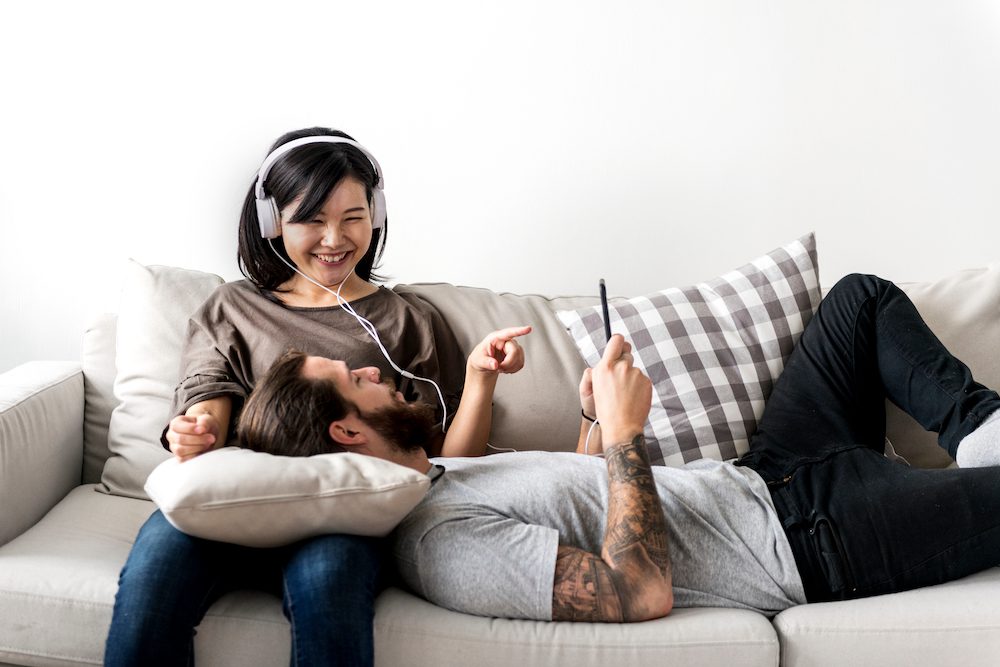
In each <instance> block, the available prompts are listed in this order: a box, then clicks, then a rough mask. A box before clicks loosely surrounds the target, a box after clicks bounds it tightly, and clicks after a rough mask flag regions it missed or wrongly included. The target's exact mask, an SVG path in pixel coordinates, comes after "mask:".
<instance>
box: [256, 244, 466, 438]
mask: <svg viewBox="0 0 1000 667" xmlns="http://www.w3.org/2000/svg"><path fill="white" fill-rule="evenodd" d="M267 242H268V244H269V245H270V246H271V251H272V252H274V254H275V256H277V258H278V259H280V260H281V261H282V262H283V263H284V264H285V265H286V266H287V267H288V268H290V269H291V270H292V271H294V272H295V273H297V274H299V275H300V276H302V277H303V278H305V279H306V280H308V281H309V282H311V283H312V284H313V285H315V286H316V287H319V288H320V289H323V290H326V291H327V292H329V293H330V294H332V295H334V296H335V297H337V303H338V304H339V305H340V307H341V309H343V310H344V311H345V312H347V313H348V314H350V315H351V316H352V317H354V319H356V320H357V321H358V324H360V325H361V328H362V329H364V330H365V332H366V333H367V334H368V335H369V336H371V338H372V340H374V341H375V344H376V345H378V349H379V350H380V351H381V352H382V356H383V357H385V359H386V361H388V362H389V365H390V366H392V367H393V369H395V370H396V372H397V373H399V374H400V375H402V376H403V377H405V378H409V379H411V380H420V381H421V382H430V383H431V384H432V385H434V389H435V390H436V391H437V395H438V400H439V401H441V414H442V417H441V432H442V433H445V432H446V428H447V426H446V425H447V422H448V406H447V405H445V402H444V394H442V393H441V387H439V386H438V384H437V382H435V381H434V380H431V379H430V378H424V377H420V376H418V375H414V374H413V373H411V372H409V371H405V370H403V369H402V368H400V367H399V366H397V365H396V362H395V361H393V360H392V357H390V356H389V352H388V351H387V350H386V349H385V345H383V344H382V340H381V339H380V338H379V335H378V331H377V330H376V329H375V325H373V324H372V323H371V322H369V321H368V320H366V319H365V318H364V317H361V316H360V315H358V314H357V312H356V311H355V310H354V308H353V307H351V304H350V303H348V302H347V300H345V299H344V298H343V297H342V296H340V290H342V289H344V283H346V282H347V278H350V277H351V273H354V267H352V268H351V272H350V273H348V274H347V278H344V279H343V280H342V281H340V284H339V285H338V286H337V291H336V292H334V291H333V290H332V289H330V288H329V287H327V286H326V285H323V284H322V283H320V282H319V281H317V280H313V279H312V278H310V277H309V276H307V275H306V274H305V273H303V272H302V271H300V270H299V269H298V267H296V266H295V265H294V264H292V263H291V262H289V261H288V260H287V259H285V258H284V257H282V256H281V253H280V252H278V249H277V248H275V247H274V241H273V240H272V239H268V240H267Z"/></svg>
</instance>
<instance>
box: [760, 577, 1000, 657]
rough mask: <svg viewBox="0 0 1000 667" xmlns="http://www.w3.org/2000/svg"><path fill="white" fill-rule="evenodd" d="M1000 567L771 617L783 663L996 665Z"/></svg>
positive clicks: (999, 647) (999, 631)
mask: <svg viewBox="0 0 1000 667" xmlns="http://www.w3.org/2000/svg"><path fill="white" fill-rule="evenodd" d="M997 600H1000V568H991V569H989V570H986V571H985V572H979V573H978V574H974V575H972V576H970V577H966V578H964V579H959V580H958V581H952V582H949V583H947V584H942V585H939V586H931V587H929V588H921V589H919V590H915V591H907V592H905V593H896V594H894V595H882V596H878V597H872V598H865V599H863V600H851V601H847V602H828V603H823V604H809V605H803V606H801V607H792V608H791V609H787V610H785V611H783V612H781V613H780V614H778V616H776V617H775V619H774V625H775V628H776V629H777V632H778V636H779V637H780V639H781V645H782V663H781V664H782V665H783V666H784V667H804V666H805V665H809V667H819V666H822V665H830V666H831V667H832V666H834V665H838V666H839V665H881V666H883V667H892V666H893V665H900V666H902V665H952V664H962V665H965V666H971V665H984V666H985V665H996V664H998V663H1000V605H997Z"/></svg>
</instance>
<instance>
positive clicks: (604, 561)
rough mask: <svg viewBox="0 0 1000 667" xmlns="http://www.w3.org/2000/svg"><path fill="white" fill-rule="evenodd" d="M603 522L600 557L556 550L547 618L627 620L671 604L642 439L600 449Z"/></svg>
mask: <svg viewBox="0 0 1000 667" xmlns="http://www.w3.org/2000/svg"><path fill="white" fill-rule="evenodd" d="M605 457H606V459H607V464H608V522H607V528H606V530H605V534H604V545H603V548H602V551H601V556H600V557H598V556H597V555H596V554H591V553H587V552H585V551H583V550H580V549H575V548H572V547H560V548H559V553H558V556H557V558H556V575H555V585H554V587H553V601H552V618H553V620H564V621H632V620H644V619H649V618H657V617H659V616H664V615H666V614H667V613H669V611H670V608H671V607H672V605H673V592H672V590H673V589H672V584H671V569H670V553H669V543H668V539H667V537H668V536H667V529H666V521H665V520H664V517H663V508H662V507H661V506H660V499H659V494H657V492H656V484H655V482H654V480H653V474H652V472H651V470H650V468H649V459H648V458H647V456H646V447H645V443H644V441H643V438H642V436H641V435H638V436H636V437H635V438H634V439H633V440H632V441H631V442H628V443H624V444H620V445H614V446H612V447H608V448H606V449H605Z"/></svg>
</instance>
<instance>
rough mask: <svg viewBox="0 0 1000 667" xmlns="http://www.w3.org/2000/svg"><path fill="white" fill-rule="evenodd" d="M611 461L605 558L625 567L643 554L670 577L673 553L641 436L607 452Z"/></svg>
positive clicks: (665, 575) (607, 456) (608, 459)
mask: <svg viewBox="0 0 1000 667" xmlns="http://www.w3.org/2000/svg"><path fill="white" fill-rule="evenodd" d="M605 457H606V458H607V462H608V528H607V532H606V534H605V536H604V551H603V553H602V556H604V558H605V560H608V561H609V562H611V563H615V564H617V565H619V566H625V565H626V564H627V561H628V560H629V559H634V558H636V557H639V558H641V554H640V553H639V552H642V555H646V556H648V558H649V560H650V561H652V563H653V564H654V565H655V566H656V567H657V569H659V571H660V574H661V575H662V576H663V577H665V578H667V579H669V578H670V552H669V549H668V546H669V545H668V540H667V525H666V521H664V518H663V507H662V506H661V505H660V496H659V494H658V493H657V491H656V482H655V481H654V480H653V472H652V470H651V469H650V467H649V457H648V455H647V454H646V444H645V441H644V440H643V437H642V436H641V435H638V436H636V437H635V438H633V439H632V441H631V442H628V443H624V444H621V445H616V446H614V447H611V448H609V449H608V451H607V453H606V454H605Z"/></svg>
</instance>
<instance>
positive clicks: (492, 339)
mask: <svg viewBox="0 0 1000 667" xmlns="http://www.w3.org/2000/svg"><path fill="white" fill-rule="evenodd" d="M529 333H531V327H530V326H523V327H509V328H507V329H500V330H499V331H494V332H493V333H491V334H490V335H488V336H487V337H486V338H484V339H483V340H482V342H481V343H479V345H476V347H475V348H473V350H472V353H471V354H470V355H469V362H468V369H469V370H470V371H476V372H479V373H483V374H485V375H490V376H493V377H496V376H497V375H498V374H500V373H516V372H518V371H519V370H521V369H522V368H524V350H522V349H521V346H520V345H518V344H517V341H516V340H514V339H515V338H517V337H519V336H524V335H527V334H529Z"/></svg>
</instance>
